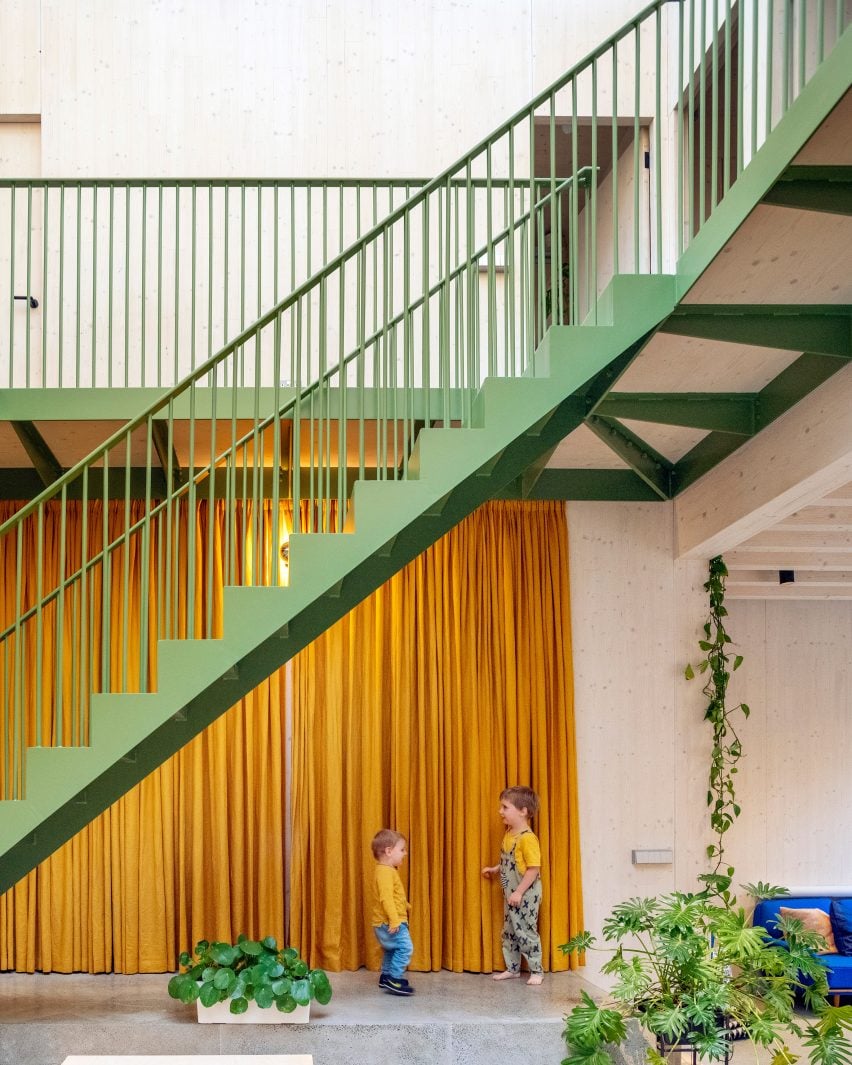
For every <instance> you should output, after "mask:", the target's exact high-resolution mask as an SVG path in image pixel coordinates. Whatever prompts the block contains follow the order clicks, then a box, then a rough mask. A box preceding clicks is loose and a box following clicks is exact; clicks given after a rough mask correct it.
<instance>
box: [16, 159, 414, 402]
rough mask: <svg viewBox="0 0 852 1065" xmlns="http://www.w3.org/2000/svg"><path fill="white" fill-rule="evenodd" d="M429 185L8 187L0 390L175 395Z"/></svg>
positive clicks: (56, 182) (102, 183) (92, 183)
mask: <svg viewBox="0 0 852 1065" xmlns="http://www.w3.org/2000/svg"><path fill="white" fill-rule="evenodd" d="M425 184H426V181H425V180H424V179H412V180H406V179H392V180H381V179H368V178H349V179H340V180H335V179H331V178H329V179H319V178H317V179H288V180H280V181H279V180H258V179H253V180H251V179H243V180H223V179H215V180H200V179H199V180H190V179H185V180H150V179H136V180H132V179H131V180H60V179H53V180H10V179H5V180H4V179H0V234H3V238H2V239H3V243H2V250H0V383H2V386H3V387H8V388H39V387H44V388H80V387H91V388H127V387H171V386H172V385H175V384H178V382H180V381H181V380H182V379H183V378H184V377H185V376H186V375H187V374H188V373H190V372H191V371H192V370H194V369H195V368H196V367H197V366H199V365H200V364H201V363H203V362H205V361H206V360H207V359H209V358H211V357H212V356H213V355H214V354H215V353H216V352H217V351H218V350H219V349H220V348H221V347H222V346H223V345H224V344H226V343H227V342H228V341H229V340H230V339H231V338H232V337H234V336H236V335H237V333H239V332H241V331H242V330H243V329H245V327H246V325H248V324H249V323H251V322H253V321H254V320H255V319H256V318H257V317H258V316H259V315H260V314H261V313H262V312H263V311H264V310H265V309H266V308H267V307H269V306H272V305H273V304H275V303H277V302H278V301H279V300H280V299H281V297H282V296H283V295H286V294H287V293H288V292H292V291H293V290H294V289H295V288H297V287H298V286H299V285H301V284H303V283H304V282H305V281H306V280H307V279H308V278H309V277H310V276H311V275H312V274H313V272H314V271H315V270H317V269H318V268H320V267H321V266H323V265H325V263H327V262H328V261H329V259H331V258H334V257H335V256H337V255H339V253H340V252H341V251H343V249H344V248H346V247H348V246H349V245H350V244H351V243H352V242H353V241H355V240H357V239H358V238H359V237H360V236H361V234H362V233H364V232H366V231H367V230H369V229H371V228H372V227H374V226H375V225H376V224H377V223H378V222H379V221H381V219H383V218H384V217H385V215H386V214H388V213H389V212H390V211H392V210H393V209H394V208H395V207H397V206H399V205H400V204H401V203H403V202H404V201H405V200H406V199H407V198H408V196H409V195H410V194H411V192H412V191H413V190H415V189H418V188H421V187H422V186H423V185H425Z"/></svg>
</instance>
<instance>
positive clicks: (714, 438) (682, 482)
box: [671, 433, 743, 496]
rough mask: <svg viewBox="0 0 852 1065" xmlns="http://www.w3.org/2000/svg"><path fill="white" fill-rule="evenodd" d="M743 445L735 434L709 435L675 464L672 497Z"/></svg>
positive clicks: (741, 440) (739, 437)
mask: <svg viewBox="0 0 852 1065" xmlns="http://www.w3.org/2000/svg"><path fill="white" fill-rule="evenodd" d="M742 445H743V438H742V437H741V436H736V435H734V434H733V433H708V434H707V436H705V437H704V439H703V440H699V441H698V443H697V444H696V445H695V447H694V448H692V450H691V451H688V452H687V453H686V454H685V455H684V456H683V458H681V459H680V460H679V461H678V462H676V463H675V466H674V469H673V470H672V481H671V483H672V496H676V495H677V494H678V492H682V491H683V490H684V488H687V487H688V486H689V485H691V484H692V482H693V481H697V480H698V478H699V477H702V476H703V475H704V474H705V473H708V472H709V471H710V470H712V469H713V467H714V466H717V465H718V464H719V463H720V462H721V461H722V460H723V459H726V458H727V457H728V455H731V454H733V452H734V451H736V450H737V448H739V447H742Z"/></svg>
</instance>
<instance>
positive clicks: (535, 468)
mask: <svg viewBox="0 0 852 1065" xmlns="http://www.w3.org/2000/svg"><path fill="white" fill-rule="evenodd" d="M558 446H559V445H558V444H554V445H553V447H552V448H549V449H548V450H547V451H543V452H542V453H541V454H540V455H539V457H538V458H537V459H536V460H535V462H533V463H531V464H530V465H529V466H527V468H526V469H525V470H524V472H523V473H522V474H521V498H523V499H530V498H531V497H532V493H533V491H534V489H535V486H536V485H537V484H538V482H539V480H540V479H541V475H542V474H543V473H544V471H545V468H546V467H547V464H548V462H550V460H551V458H552V457H553V452H554V451H555V450H556V448H557V447H558Z"/></svg>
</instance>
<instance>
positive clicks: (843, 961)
mask: <svg viewBox="0 0 852 1065" xmlns="http://www.w3.org/2000/svg"><path fill="white" fill-rule="evenodd" d="M818 960H819V961H821V962H822V964H823V965H824V966H825V967H826V969H827V972H826V974H825V975H826V977H827V979H828V986H829V987H830V988H831V989H832V990H835V989H836V990H838V991H852V957H850V956H849V955H848V954H820V955H818Z"/></svg>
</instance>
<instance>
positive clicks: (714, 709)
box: [685, 556, 750, 873]
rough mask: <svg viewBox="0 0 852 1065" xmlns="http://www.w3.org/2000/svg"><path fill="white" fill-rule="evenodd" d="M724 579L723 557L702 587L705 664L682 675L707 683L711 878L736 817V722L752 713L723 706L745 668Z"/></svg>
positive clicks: (713, 562)
mask: <svg viewBox="0 0 852 1065" xmlns="http://www.w3.org/2000/svg"><path fill="white" fill-rule="evenodd" d="M727 576H728V569H727V567H726V566H725V562H724V560H723V559H722V557H721V556H718V557H716V558H713V559H711V560H710V573H709V577H708V579H707V581H706V583H705V585H704V589H705V591H706V592H707V594H708V597H709V600H710V613H709V616H708V618H707V621H706V622H705V623H704V639H703V640H699V641H698V646H699V647H700V648H701V651H702V652H703V654H704V658H702V659H701V661H700V662H698V664H697V665H696V666H695V667H693V666H692V665H688V666H687V667H686V670H685V674H686V679H687V680H692V679H693V678H694V677H695V676H696V670H697V671H698V674H699V675H706V678H707V680H706V683H705V685H704V688H703V689H702V690H703V692H704V694H705V695H706V696H707V709H706V710H705V711H704V720H705V721H709V722H710V726H711V728H712V729H713V747H712V751H711V754H710V773H709V779H708V789H707V805H708V806H709V807H710V827H711V829H712V831H713V833H714V834H715V837H716V838H715V840H714V842H713V843H711V844H709V845H708V847H707V857H708V858H709V859H710V860H711V861H712V862H714V866H713V872H714V873H718V872H719V871H720V869H721V867H722V863H723V861H724V842H725V833H726V832H727V831H728V829H729V828H730V827H731V825H732V824H733V823H734V821H735V820H736V819H737V818H738V817H739V815H740V807H739V805H738V803H737V797H736V790H735V788H734V777H735V775H736V773H737V762H739V760H740V758H741V756H742V745H741V743H740V738H739V736H738V735H737V730H736V728H735V726H734V719H735V717H736V716H738V715H739V714H742V716H743V717H744V718H747V717H748V716H749V712H750V711H749V708H748V706H747V704H746V703H737V705H736V706H728V701H727V700H728V684H729V682H730V679H731V675H732V674H733V673H735V672H736V670H738V669H739V668H740V666H741V665H742V664H743V656H742V655H738V654H734V653H733V652H732V650H731V646H732V643H733V641H732V640H731V637H730V636H729V635H728V632H727V630H726V628H725V618H726V617H727V616H728V611H727V608H726V607H725V579H726V578H727Z"/></svg>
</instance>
